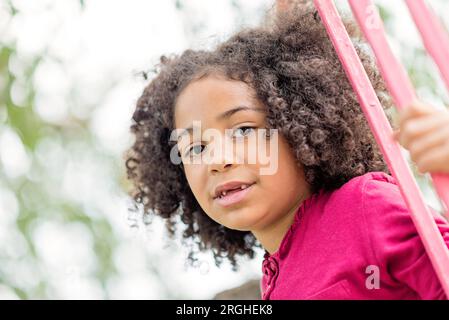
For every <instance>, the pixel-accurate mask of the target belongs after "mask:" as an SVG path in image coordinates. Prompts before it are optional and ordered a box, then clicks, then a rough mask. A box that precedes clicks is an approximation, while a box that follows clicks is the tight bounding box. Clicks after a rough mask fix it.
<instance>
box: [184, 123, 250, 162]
mask: <svg viewBox="0 0 449 320" xmlns="http://www.w3.org/2000/svg"><path fill="white" fill-rule="evenodd" d="M248 128H249V129H256V127H252V126H241V127H238V128H236V129H235V130H234V132H236V131H237V130H240V129H248ZM244 137H246V135H245V136H244ZM197 146H202V145H199V144H196V145H192V146H190V147H189V148H187V150H186V152H185V156H188V155H190V151H191V150H192V149H193V148H195V147H197Z"/></svg>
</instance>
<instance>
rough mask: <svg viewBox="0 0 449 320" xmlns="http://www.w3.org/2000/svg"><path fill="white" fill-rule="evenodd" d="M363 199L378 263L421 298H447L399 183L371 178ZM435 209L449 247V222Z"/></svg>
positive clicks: (437, 221) (389, 274)
mask: <svg viewBox="0 0 449 320" xmlns="http://www.w3.org/2000/svg"><path fill="white" fill-rule="evenodd" d="M391 179H392V178H391ZM362 199H363V200H362V205H363V207H362V208H363V210H362V211H363V212H364V215H365V220H366V223H367V229H368V234H369V238H370V244H371V247H372V249H373V251H374V255H375V257H376V259H377V261H378V263H379V266H380V267H381V268H384V270H386V272H387V273H388V276H391V278H392V279H393V280H395V281H398V282H401V283H404V284H406V285H407V286H409V287H410V288H411V289H413V290H414V291H416V292H417V293H418V294H419V296H420V297H421V298H422V299H425V300H430V299H432V300H434V299H447V298H446V295H445V293H444V290H443V288H442V286H441V284H440V282H439V280H438V277H437V275H436V273H435V271H434V269H433V267H432V264H431V262H430V258H429V257H428V256H427V254H426V251H425V249H424V245H423V243H422V241H421V238H420V237H419V234H418V231H417V230H416V228H415V225H414V223H413V220H412V218H411V215H410V212H409V210H408V208H407V206H406V204H405V201H404V200H403V198H402V194H401V192H400V190H399V187H398V186H397V185H396V184H395V183H393V182H391V181H385V180H384V181H382V180H374V179H373V180H368V181H366V182H365V185H364V187H363V196H362ZM432 213H433V216H434V219H435V222H436V224H437V227H438V230H439V232H440V233H441V235H442V236H443V239H444V241H445V243H446V245H447V246H448V247H449V224H448V223H447V221H446V220H445V219H444V218H443V217H442V216H440V215H439V214H438V213H437V212H435V211H433V210H432ZM381 277H382V273H381Z"/></svg>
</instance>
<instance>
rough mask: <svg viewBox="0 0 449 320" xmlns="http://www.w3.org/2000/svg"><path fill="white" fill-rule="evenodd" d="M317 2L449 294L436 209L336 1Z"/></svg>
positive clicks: (447, 253)
mask: <svg viewBox="0 0 449 320" xmlns="http://www.w3.org/2000/svg"><path fill="white" fill-rule="evenodd" d="M357 1H359V0H357ZM314 4H315V6H316V8H317V10H318V13H319V14H320V17H321V20H322V21H323V23H324V26H325V27H326V30H327V32H328V34H329V37H330V39H331V40H332V43H333V45H334V47H335V50H336V52H337V54H338V56H339V58H340V61H341V63H342V65H343V67H344V69H345V71H346V74H347V76H348V78H349V80H350V82H351V85H352V87H353V88H354V90H355V92H356V94H357V97H358V100H359V102H360V105H361V107H362V110H363V112H364V113H365V116H366V118H367V120H368V123H369V125H370V127H371V130H372V132H373V134H374V136H375V138H376V140H377V143H378V144H379V146H380V148H381V150H382V153H383V155H384V157H385V159H386V161H387V164H388V166H389V168H390V170H391V172H392V174H393V176H394V177H395V179H396V180H397V181H398V184H399V187H400V190H401V194H402V196H403V198H404V200H405V202H406V205H407V207H408V208H409V210H410V212H411V217H412V220H413V223H414V224H415V226H416V229H417V231H418V234H419V236H420V237H421V239H422V242H423V244H424V248H425V249H426V252H427V254H428V256H429V258H430V260H431V262H432V265H433V268H434V269H435V272H436V274H437V275H438V278H439V280H440V282H441V284H442V287H443V288H444V290H445V293H446V296H447V297H449V250H448V248H447V247H446V244H445V243H444V241H443V238H442V236H441V234H440V232H439V230H438V227H437V225H436V223H435V220H434V218H433V216H432V213H431V212H430V210H429V208H428V207H427V205H426V204H425V202H424V200H423V196H422V194H421V190H420V189H419V187H418V185H417V184H416V181H415V179H414V177H413V174H412V172H411V171H410V168H409V166H408V163H407V161H406V159H405V158H404V156H403V154H402V151H401V148H400V146H399V144H397V143H395V142H394V141H393V139H392V137H391V135H392V131H393V130H392V128H391V126H390V123H389V121H388V119H387V117H386V116H385V113H384V111H383V109H382V106H381V104H380V101H379V99H378V98H377V95H376V92H375V91H374V88H373V86H372V84H371V82H370V80H369V78H368V75H367V74H366V71H365V69H364V67H363V64H362V62H361V61H360V58H359V56H358V55H357V51H356V50H355V48H354V46H353V44H352V42H351V39H350V37H349V35H348V33H347V31H346V29H345V27H344V24H343V22H342V20H341V18H340V16H339V14H338V11H337V9H336V8H335V5H334V3H333V1H332V0H314Z"/></svg>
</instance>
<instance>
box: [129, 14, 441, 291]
mask: <svg viewBox="0 0 449 320" xmlns="http://www.w3.org/2000/svg"><path fill="white" fill-rule="evenodd" d="M347 28H348V30H349V32H350V33H351V34H352V36H353V37H354V40H355V41H360V39H358V38H357V37H356V36H355V34H356V33H355V31H354V30H355V29H354V28H353V26H352V25H351V24H348V25H347ZM357 43H359V42H357ZM358 53H359V55H360V56H361V58H362V61H363V63H364V65H365V68H366V70H367V72H368V74H369V76H370V78H371V81H372V83H373V85H374V86H375V88H376V90H377V92H378V95H379V98H380V99H381V102H382V104H383V105H384V106H385V108H388V107H390V106H391V102H390V100H388V99H387V96H386V95H385V88H384V86H383V84H382V81H381V79H380V77H379V74H378V72H377V71H376V70H375V68H374V66H373V64H372V61H371V59H370V58H369V56H368V55H367V54H366V53H364V52H363V50H361V49H358ZM133 122H134V123H133V124H132V127H131V129H132V132H133V133H134V135H135V138H136V140H135V143H134V145H133V146H132V148H131V149H130V150H129V153H128V154H127V162H126V164H127V170H128V176H129V178H130V179H131V180H132V181H133V185H134V186H135V189H134V192H133V197H134V199H135V201H136V203H137V204H138V205H141V206H143V208H144V211H145V213H146V214H152V215H158V216H160V217H162V218H164V219H166V222H167V228H168V231H169V233H170V234H174V232H175V229H176V227H177V226H178V225H180V224H184V225H185V226H186V227H185V229H184V230H183V237H184V239H185V241H186V242H188V241H187V240H190V242H188V243H190V244H194V245H195V246H197V248H198V249H199V250H210V251H211V252H212V253H213V255H214V258H215V260H216V263H217V265H219V264H220V262H221V261H222V259H223V258H227V259H229V261H230V262H231V263H232V265H233V266H237V258H238V257H239V256H248V257H250V258H252V257H253V256H254V253H255V251H254V250H255V248H256V247H262V248H263V249H264V250H265V256H264V261H263V264H262V271H263V278H262V280H261V289H262V298H263V299H445V298H446V297H445V294H444V292H443V289H442V287H441V285H440V283H439V281H438V279H437V276H436V274H435V272H434V270H433V268H432V265H431V262H430V260H429V258H428V257H427V255H426V252H425V250H424V247H423V244H422V242H421V240H420V238H419V236H418V234H417V231H416V229H415V227H414V224H413V222H412V220H411V217H410V213H409V212H408V209H407V207H406V205H405V203H404V201H403V199H402V197H401V194H400V191H399V188H398V185H397V183H396V181H395V180H394V179H393V178H392V177H391V176H390V175H389V174H388V169H387V166H386V165H385V162H384V160H383V158H382V156H381V154H380V153H379V149H378V147H377V145H376V143H375V140H374V139H373V136H372V134H371V132H370V130H369V127H368V124H367V122H366V120H365V117H364V115H363V113H362V111H361V108H360V105H359V104H358V102H357V98H356V95H355V94H354V92H353V90H352V88H351V86H350V84H349V82H348V80H347V78H346V76H345V73H344V71H343V69H342V66H341V64H340V62H339V60H338V57H337V55H336V53H335V51H334V48H333V47H332V44H331V42H330V41H329V39H328V37H327V34H326V31H325V29H324V27H323V26H322V24H321V22H320V20H319V17H318V15H317V13H316V11H315V10H313V9H311V8H302V9H298V8H295V9H292V10H290V11H289V13H283V14H281V15H278V16H277V17H276V18H275V19H274V20H273V21H272V22H271V24H267V25H266V26H264V27H258V28H252V29H246V30H243V31H241V32H239V33H237V34H235V35H234V36H232V37H231V38H230V39H229V40H227V41H225V42H223V43H221V44H220V45H219V46H218V47H217V48H215V49H214V50H212V51H193V50H186V51H185V52H184V53H182V54H181V55H180V56H173V57H171V58H167V57H162V58H161V65H160V68H159V70H158V75H157V76H156V77H155V78H154V79H153V80H152V81H151V83H150V84H149V85H148V86H147V87H146V88H145V90H144V92H143V94H142V96H141V97H140V98H139V100H138V102H137V107H136V110H135V112H134V115H133ZM265 129H267V131H268V129H274V130H277V131H273V132H274V134H272V133H271V131H268V132H270V133H269V134H266V133H265V136H264V139H265V140H262V145H257V146H256V145H255V144H254V138H255V137H256V136H257V135H258V133H259V132H261V131H263V130H265ZM206 130H214V132H215V137H217V134H216V133H218V138H219V139H211V138H210V137H209V135H206V134H204V133H205V131H206ZM195 131H196V134H195ZM267 131H264V132H267ZM173 132H176V135H173ZM198 132H199V134H198ZM276 133H278V134H276ZM274 139H276V140H274ZM217 140H218V141H220V143H218V142H217ZM223 141H224V142H229V143H232V144H233V145H234V144H235V145H236V146H237V147H238V148H237V149H238V150H241V149H239V147H243V149H245V148H246V149H245V150H247V149H248V150H249V152H248V154H246V153H242V152H240V151H235V150H234V148H231V149H230V150H229V149H227V151H225V152H221V153H219V154H220V155H219V156H217V155H216V153H214V156H213V161H205V160H204V159H208V157H204V159H203V158H202V156H203V155H205V154H212V153H209V152H210V151H211V150H218V149H219V148H220V147H221V146H222V145H224V143H221V142H223ZM273 141H275V142H276V144H275V146H276V147H277V150H276V151H274V152H272V149H271V147H272V146H273V144H271V143H272V142H273ZM264 143H265V145H264ZM268 145H270V149H269V150H270V161H275V160H273V156H276V162H277V165H276V166H275V170H274V171H273V172H271V173H270V174H262V169H264V168H266V167H267V165H266V163H262V162H261V161H259V160H258V161H253V162H251V161H248V160H249V155H251V154H252V153H254V150H255V149H257V148H259V147H261V146H268ZM174 155H176V156H174ZM178 160H180V161H181V162H180V163H179V161H178ZM192 160H198V161H192ZM435 220H436V222H437V225H438V227H439V230H440V232H441V233H442V234H443V235H444V239H445V241H446V242H447V243H449V225H448V224H447V223H446V222H445V221H444V220H443V219H442V218H441V217H439V216H438V215H437V214H435ZM195 251H196V250H195V248H193V249H192V253H191V255H190V260H191V261H194V260H195Z"/></svg>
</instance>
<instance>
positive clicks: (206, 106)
mask: <svg viewBox="0 0 449 320" xmlns="http://www.w3.org/2000/svg"><path fill="white" fill-rule="evenodd" d="M241 105H245V106H248V107H250V106H253V107H256V106H257V107H260V104H259V103H258V102H257V99H256V98H255V92H254V90H253V89H252V88H251V87H250V86H248V85H247V84H246V83H245V82H243V81H233V80H227V79H224V78H221V77H218V76H207V77H205V78H202V79H199V80H196V81H194V82H192V83H190V84H189V85H188V86H186V88H184V90H183V91H182V92H181V94H180V95H179V97H178V99H177V101H176V105H175V126H176V127H177V128H185V127H188V126H190V125H191V124H192V122H193V121H194V120H200V121H216V117H217V115H219V114H222V113H223V112H225V111H226V110H228V109H231V108H234V107H236V106H241Z"/></svg>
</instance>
